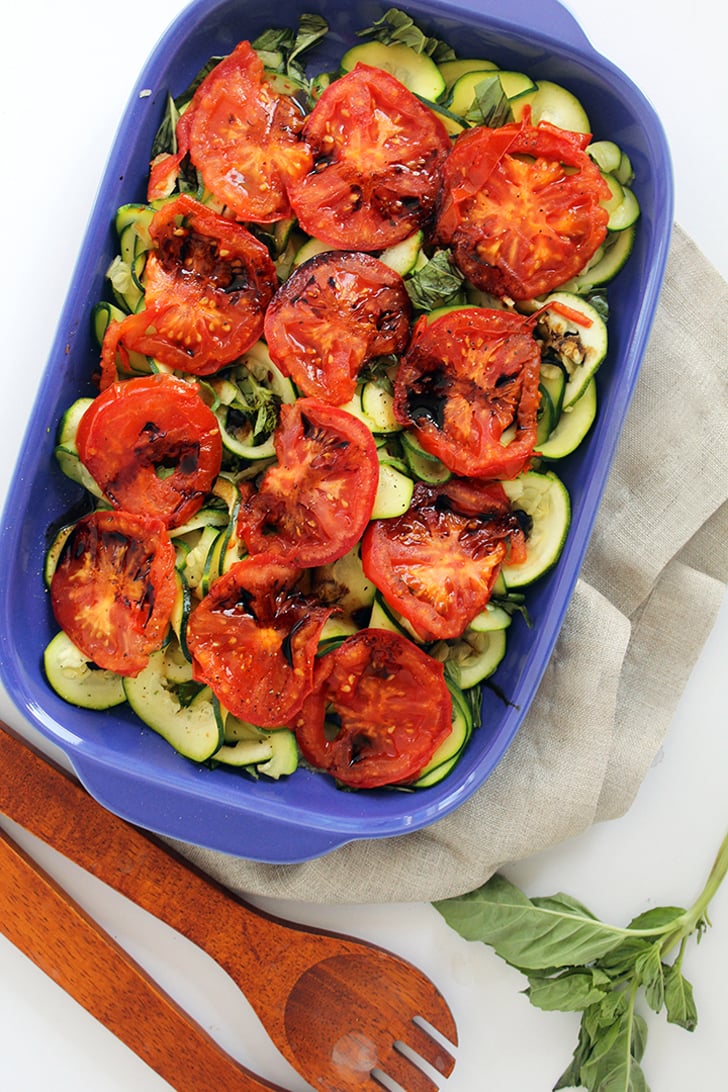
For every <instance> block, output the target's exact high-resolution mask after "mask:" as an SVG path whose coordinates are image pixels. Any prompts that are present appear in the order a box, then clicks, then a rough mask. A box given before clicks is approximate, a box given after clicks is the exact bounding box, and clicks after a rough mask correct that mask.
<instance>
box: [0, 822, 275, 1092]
mask: <svg viewBox="0 0 728 1092" xmlns="http://www.w3.org/2000/svg"><path fill="white" fill-rule="evenodd" d="M0 932H2V933H4V935H5V936H6V937H7V938H8V940H10V941H11V942H12V943H13V944H14V945H15V946H16V947H17V948H19V949H20V950H21V951H22V952H24V953H25V955H27V956H28V957H29V958H30V959H31V960H32V961H33V962H34V963H35V964H36V965H37V966H38V967H40V968H41V970H43V971H45V973H46V974H47V975H49V976H50V977H51V978H52V979H53V980H54V981H55V982H56V983H57V984H58V985H59V986H61V987H62V988H63V989H64V990H65V991H66V992H67V993H68V994H70V995H71V997H73V998H75V1000H76V1001H78V1002H79V1003H80V1004H81V1005H82V1006H83V1007H84V1008H85V1009H86V1011H87V1012H90V1013H91V1015H92V1016H94V1017H95V1018H96V1019H97V1020H99V1021H100V1022H101V1023H102V1024H103V1025H104V1026H105V1027H106V1028H108V1029H109V1030H110V1031H112V1032H113V1033H114V1035H116V1036H117V1038H119V1039H120V1040H121V1041H122V1042H123V1043H126V1045H127V1046H128V1047H130V1048H131V1049H132V1050H133V1051H134V1053H135V1054H137V1055H138V1056H139V1057H140V1058H142V1059H143V1061H145V1062H146V1063H147V1064H148V1065H149V1066H151V1068H152V1069H154V1070H155V1072H157V1073H158V1074H159V1075H160V1076H161V1077H163V1078H164V1079H165V1080H166V1081H168V1082H169V1084H170V1085H171V1086H172V1087H173V1088H175V1089H177V1092H199V1090H200V1089H203V1088H210V1089H213V1088H217V1089H223V1088H224V1089H230V1090H231V1092H232V1090H233V1089H241V1090H242V1092H271V1090H273V1092H276V1090H277V1092H283V1090H282V1089H281V1088H280V1086H279V1085H275V1084H270V1083H269V1082H267V1081H264V1080H262V1079H260V1078H258V1077H256V1076H255V1074H253V1073H250V1072H249V1071H248V1070H247V1069H245V1067H243V1066H242V1065H240V1064H239V1063H238V1062H236V1061H235V1060H234V1059H233V1058H231V1057H230V1056H229V1055H228V1054H226V1053H225V1051H223V1050H222V1048H221V1047H220V1046H218V1044H217V1043H216V1042H215V1041H214V1040H213V1039H211V1038H210V1036H209V1035H207V1033H206V1032H205V1031H204V1030H203V1029H202V1028H201V1027H200V1026H199V1025H198V1024H197V1023H196V1022H195V1021H194V1020H192V1019H191V1018H190V1017H189V1016H188V1015H187V1014H186V1013H185V1012H184V1011H183V1010H182V1009H181V1008H180V1007H179V1006H178V1005H177V1004H176V1003H175V1002H174V1001H173V1000H172V998H171V997H169V996H168V995H167V994H166V993H165V992H164V991H163V990H162V989H161V988H160V987H159V986H158V985H157V984H156V983H155V982H154V981H153V979H151V978H150V977H149V976H148V975H147V974H146V972H145V971H144V970H143V969H142V968H141V967H140V966H139V965H138V964H137V963H135V962H134V960H132V959H131V957H130V956H129V955H128V954H127V953H126V952H125V951H124V950H123V949H122V948H121V947H119V945H118V944H117V943H116V942H115V941H114V940H113V939H112V938H111V937H110V936H108V934H107V933H105V932H104V931H103V930H102V929H101V928H100V926H99V925H98V924H97V923H96V922H94V921H93V919H92V918H90V917H89V916H88V915H87V914H86V913H85V912H84V911H83V910H82V909H81V907H80V906H78V905H77V904H76V903H75V902H74V901H73V900H72V899H71V898H70V896H69V895H67V894H66V892H64V891H63V890H62V889H61V888H60V887H59V886H58V885H57V884H56V883H55V882H54V881H53V880H52V879H51V877H50V876H48V875H46V873H45V872H43V871H42V870H41V869H40V868H39V867H38V865H36V864H35V862H33V861H32V860H31V858H30V857H29V856H28V855H27V854H26V853H24V851H23V850H22V849H20V847H19V846H17V845H16V844H15V843H14V842H12V840H11V839H10V838H9V837H8V836H7V834H5V832H3V831H0Z"/></svg>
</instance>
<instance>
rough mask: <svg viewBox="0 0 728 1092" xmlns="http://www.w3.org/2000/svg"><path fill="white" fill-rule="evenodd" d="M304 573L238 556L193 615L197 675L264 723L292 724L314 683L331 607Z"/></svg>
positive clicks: (238, 710) (241, 713) (237, 710)
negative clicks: (313, 593) (310, 588)
mask: <svg viewBox="0 0 728 1092" xmlns="http://www.w3.org/2000/svg"><path fill="white" fill-rule="evenodd" d="M302 575H303V574H302V572H301V570H300V569H297V568H295V567H294V566H292V565H288V564H286V563H285V562H283V561H281V560H280V559H279V558H276V557H272V556H271V555H261V556H259V557H255V558H246V559H245V560H244V561H238V562H237V563H236V564H235V565H233V566H232V568H231V569H230V570H229V571H228V572H227V573H225V575H224V576H221V577H220V578H219V579H218V580H216V581H215V583H214V584H213V586H212V588H211V589H210V592H209V593H208V594H207V595H206V596H205V598H204V599H203V600H202V601H201V602H200V603H199V604H198V605H197V606H196V607H195V609H194V610H193V611H192V613H191V615H190V618H189V623H188V626H187V644H188V646H189V649H190V652H191V653H192V657H193V670H194V674H195V678H196V679H197V680H198V681H199V682H204V683H206V684H207V685H208V686H210V687H211V688H212V690H213V691H214V693H215V694H216V695H217V697H218V698H219V699H220V701H221V703H222V704H223V705H224V706H225V708H226V709H228V710H229V711H230V712H231V713H233V714H234V716H236V717H239V718H240V719H241V720H245V721H248V722H249V723H250V724H256V725H259V726H260V727H263V728H278V727H282V726H285V725H288V724H290V723H291V722H292V718H293V717H294V715H295V714H296V713H297V712H298V710H299V709H300V707H301V704H302V702H303V700H304V698H305V697H306V695H307V694H308V693H309V692H310V690H311V688H312V686H313V667H314V658H315V655H316V649H317V647H318V640H319V636H320V634H321V630H322V628H323V626H324V624H325V622H326V619H327V618H328V617H329V615H330V614H331V608H330V607H325V606H322V605H321V604H319V603H318V602H317V601H316V600H315V599H311V598H309V597H308V596H307V595H305V594H304V592H303V591H302V590H301V589H300V584H301V579H302Z"/></svg>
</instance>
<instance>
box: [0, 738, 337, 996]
mask: <svg viewBox="0 0 728 1092" xmlns="http://www.w3.org/2000/svg"><path fill="white" fill-rule="evenodd" d="M0 727H5V729H6V730H5V731H0V812H1V813H3V814H5V815H7V816H8V817H9V818H10V819H12V820H13V821H15V822H16V823H19V824H20V825H21V826H22V827H24V828H25V829H26V830H29V831H30V832H31V833H32V834H34V835H36V837H38V838H40V839H42V840H43V841H44V842H46V843H48V845H50V846H52V847H53V848H54V849H57V850H58V851H59V852H60V853H62V854H63V855H64V856H66V857H68V858H69V859H70V860H72V861H74V862H75V863H76V864H78V865H80V866H81V867H82V868H84V869H86V871H87V872H90V873H91V874H92V875H94V876H96V877H97V878H98V879H100V880H102V881H103V882H104V883H106V884H108V885H109V886H110V887H112V888H114V889H115V890H116V891H119V892H121V894H123V895H125V896H126V897H127V898H129V899H131V900H132V901H133V902H135V903H137V905H139V906H141V907H142V908H143V909H145V910H147V911H148V912H149V913H151V914H153V915H154V916H155V917H157V918H159V919H160V920H161V921H164V922H166V923H167V924H168V925H170V926H171V927H172V928H173V929H176V930H177V931H178V932H179V933H181V934H182V935H183V936H185V937H187V938H188V939H189V940H191V941H192V942H193V943H195V944H197V945H199V946H200V947H201V948H203V949H204V950H205V951H206V952H207V953H208V954H209V955H211V956H212V957H213V958H214V959H215V960H216V961H217V962H218V963H219V964H220V965H221V966H222V967H224V968H225V970H227V971H228V973H230V974H231V976H232V977H233V978H234V980H235V982H236V983H237V984H238V986H239V987H240V988H241V989H242V990H243V992H244V993H245V994H246V995H247V996H248V998H249V1000H250V1001H251V1003H252V1004H253V1005H255V1004H256V997H257V996H258V995H259V994H260V991H261V987H263V988H264V989H265V991H266V992H267V993H268V994H269V996H272V994H273V993H274V991H276V990H277V989H278V988H279V987H280V989H281V991H282V992H281V996H280V1003H281V1005H282V1004H283V1002H284V999H285V996H286V990H287V988H288V986H287V983H286V982H285V981H283V980H281V979H280V978H279V977H277V976H269V977H267V978H265V980H264V982H263V983H261V969H262V968H263V967H266V966H267V967H270V966H271V964H272V963H275V961H276V959H277V958H278V957H280V956H282V955H284V956H285V959H286V962H287V964H288V966H289V970H290V972H291V974H292V975H293V976H294V978H295V972H296V970H298V973H302V972H303V970H305V969H306V967H307V966H308V965H309V962H310V949H309V947H308V945H306V944H305V939H306V937H307V934H309V933H313V932H314V931H312V930H308V929H307V928H306V927H305V926H294V925H290V924H288V923H283V922H280V921H278V919H276V918H273V917H271V916H269V915H267V914H265V913H263V912H262V911H259V910H257V909H254V908H252V907H250V906H248V905H247V904H246V903H245V902H243V901H242V900H241V899H238V898H236V897H235V896H234V895H233V894H231V893H230V892H229V891H227V890H226V889H225V888H223V887H222V886H221V885H219V884H217V883H216V882H215V881H214V880H212V879H210V878H209V877H208V876H206V875H204V874H203V873H202V872H200V871H198V870H197V869H195V868H194V867H193V866H192V865H191V864H190V863H189V862H187V861H185V860H183V859H182V858H181V857H179V856H178V855H177V854H175V853H174V852H173V851H172V850H170V849H168V848H167V847H165V846H163V845H161V844H160V843H158V842H156V841H155V840H154V839H153V838H152V837H151V836H149V835H147V834H146V833H143V832H142V831H140V830H139V829H137V828H136V827H134V826H132V825H131V824H130V823H127V822H125V821H124V820H123V819H120V818H118V816H116V815H113V814H112V813H111V812H109V811H106V809H104V808H102V807H101V806H100V805H99V804H97V803H96V801H95V800H94V799H93V798H92V797H91V796H90V795H89V793H87V792H86V790H85V789H83V788H82V787H81V786H80V785H79V784H78V783H77V782H76V781H75V780H73V779H72V778H71V777H69V776H68V775H67V774H65V773H64V772H62V771H61V770H59V769H58V768H57V767H56V766H54V765H53V764H52V763H51V762H50V761H49V760H48V759H47V758H45V757H44V756H41V755H39V754H38V753H37V752H36V751H35V750H33V749H32V748H31V747H30V745H29V744H27V743H26V742H25V741H21V740H20V739H19V738H18V737H17V736H16V735H15V734H14V733H12V732H11V731H10V729H8V728H7V726H3V725H1V724H0ZM315 937H316V945H317V958H323V957H324V956H325V955H326V954H327V952H326V951H325V949H326V937H325V936H323V935H322V934H320V933H319V932H315ZM347 939H348V938H347ZM332 944H335V947H334V948H333V950H335V951H336V952H337V953H339V954H341V952H342V951H343V950H344V949H345V948H346V944H347V941H346V940H344V939H337V940H336V941H335V942H333V941H332ZM350 946H351V947H352V948H354V949H355V948H357V947H358V945H357V944H356V942H355V941H350ZM289 980H290V976H289Z"/></svg>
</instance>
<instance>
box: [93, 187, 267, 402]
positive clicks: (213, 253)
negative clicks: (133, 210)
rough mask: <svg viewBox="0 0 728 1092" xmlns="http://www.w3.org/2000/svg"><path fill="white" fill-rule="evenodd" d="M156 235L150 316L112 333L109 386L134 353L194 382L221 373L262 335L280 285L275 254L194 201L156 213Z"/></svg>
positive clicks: (107, 344) (181, 200) (105, 354)
mask: <svg viewBox="0 0 728 1092" xmlns="http://www.w3.org/2000/svg"><path fill="white" fill-rule="evenodd" d="M149 234H150V235H151V238H152V242H153V244H154V245H153V249H152V250H150V251H149V254H148V256H147V261H146V265H145V269H144V293H145V310H144V311H140V312H139V313H137V314H134V315H129V316H128V317H127V318H126V319H123V320H122V321H121V322H120V323H112V324H111V325H110V326H109V328H108V330H107V331H106V336H105V337H104V343H103V346H102V351H101V363H102V372H103V384H102V385H105V384H108V382H109V381H113V379H114V378H115V376H116V374H117V372H116V367H117V354H119V356H120V358H121V363H122V365H124V364H125V362H126V358H128V352H129V351H130V350H131V351H135V352H138V353H143V354H145V355H147V356H151V357H154V358H155V359H156V360H158V361H160V362H161V363H163V364H166V365H168V366H169V367H171V368H175V369H176V370H177V371H181V372H188V373H190V374H193V375H209V374H210V373H212V372H216V371H218V369H219V368H221V367H223V365H225V364H229V363H231V361H233V360H236V359H237V358H238V357H239V356H241V355H242V354H243V353H244V352H246V351H247V350H248V349H249V348H250V346H251V345H252V344H253V343H254V342H256V341H257V340H258V338H259V337H260V336H261V334H262V332H263V319H264V315H265V310H266V308H267V306H268V304H269V303H270V301H271V299H272V298H273V294H274V292H275V290H276V287H277V285H278V278H277V276H276V271H275V266H274V265H273V262H272V260H271V257H270V254H269V252H268V249H267V247H266V246H264V244H263V243H261V242H260V241H259V240H258V239H256V238H255V237H254V236H253V235H251V233H250V232H249V231H248V230H247V228H245V227H243V225H242V224H236V223H234V222H233V221H232V220H229V219H227V218H226V217H224V216H219V215H218V214H217V213H216V212H213V210H212V209H209V208H206V207H205V205H202V204H200V202H199V201H196V200H195V199H194V198H192V197H190V196H189V195H188V194H183V195H182V196H181V197H178V198H176V199H174V200H173V201H170V202H168V203H166V204H165V205H163V206H162V208H161V209H160V210H159V211H158V212H157V213H155V215H154V217H153V219H152V222H151V224H150V226H149Z"/></svg>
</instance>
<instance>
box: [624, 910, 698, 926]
mask: <svg viewBox="0 0 728 1092" xmlns="http://www.w3.org/2000/svg"><path fill="white" fill-rule="evenodd" d="M684 913H685V910H684V909H683V908H682V907H681V906H655V907H653V908H652V910H646V911H645V913H644V914H638V916H637V917H636V918H633V919H632V921H631V922H630V923H629V925H628V926H627V928H628V929H633V930H635V931H636V930H638V929H639V930H642V929H654V930H655V931H656V932H663V931H664V930H665V928H666V926H668V925H674V924H675V922H676V921H677V919H678V918H681V917H682V916H683V914H684Z"/></svg>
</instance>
